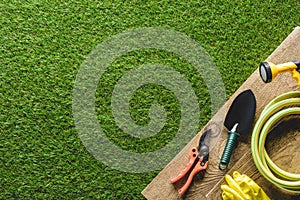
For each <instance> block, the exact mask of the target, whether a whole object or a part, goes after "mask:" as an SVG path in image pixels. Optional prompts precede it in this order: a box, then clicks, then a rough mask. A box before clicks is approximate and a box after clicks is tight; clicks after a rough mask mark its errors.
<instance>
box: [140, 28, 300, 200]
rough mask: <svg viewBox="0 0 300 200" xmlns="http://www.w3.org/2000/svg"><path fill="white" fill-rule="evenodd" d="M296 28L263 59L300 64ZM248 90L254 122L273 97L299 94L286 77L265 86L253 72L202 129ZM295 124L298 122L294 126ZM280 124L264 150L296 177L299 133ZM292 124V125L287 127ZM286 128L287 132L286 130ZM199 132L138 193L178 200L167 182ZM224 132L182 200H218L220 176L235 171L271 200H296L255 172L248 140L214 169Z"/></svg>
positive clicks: (295, 124)
mask: <svg viewBox="0 0 300 200" xmlns="http://www.w3.org/2000/svg"><path fill="white" fill-rule="evenodd" d="M299 41H300V27H296V28H295V29H294V31H293V32H292V33H291V34H290V35H289V36H288V37H287V38H286V39H285V40H284V41H283V42H282V44H281V45H280V46H279V47H278V48H277V49H276V50H275V51H274V52H273V53H272V54H271V55H270V56H269V57H268V58H267V60H268V61H271V62H273V63H275V64H278V63H283V62H288V61H293V60H300V42H299ZM246 89H251V90H252V91H253V93H254V94H255V96H256V99H257V110H256V115H255V121H256V120H257V118H258V117H259V114H260V112H261V111H262V109H263V108H264V107H265V106H266V104H267V103H268V102H269V101H270V100H271V99H273V98H274V97H276V96H278V95H280V94H282V93H285V92H288V91H292V90H299V87H298V86H297V84H296V82H295V80H294V79H292V78H291V76H290V74H280V75H278V76H277V77H276V79H275V80H274V81H273V82H271V83H268V84H264V83H263V82H262V81H261V79H260V77H259V72H258V70H256V71H255V72H254V73H253V74H252V75H251V76H250V77H249V78H248V79H247V80H246V81H245V83H244V84H243V85H242V86H241V87H240V88H239V89H238V90H237V91H236V92H235V93H234V94H233V95H232V97H231V98H230V99H229V100H228V101H227V102H226V103H225V105H224V106H223V107H222V108H221V109H220V110H219V111H218V112H217V113H216V114H215V115H214V116H213V118H212V119H211V120H210V121H209V122H208V124H207V125H206V127H205V128H204V129H206V128H207V127H210V126H211V125H212V124H220V123H221V122H223V119H222V118H223V117H224V116H225V115H224V114H225V113H226V112H227V110H228V107H229V106H230V105H231V103H232V101H233V99H234V98H235V97H236V96H237V95H238V94H239V93H240V92H242V91H244V90H246ZM297 120H298V122H297ZM289 121H290V122H283V123H281V125H278V127H276V128H274V129H273V130H272V131H271V132H270V136H269V137H268V140H267V150H268V152H269V155H270V156H271V158H272V159H273V161H274V162H275V163H276V164H277V165H278V166H280V167H282V168H283V169H285V170H287V171H290V172H294V173H300V168H299V164H300V150H299V149H300V134H299V132H298V134H297V130H300V127H299V126H300V123H299V118H298V119H297V118H296V119H292V120H289ZM291 122H293V123H291ZM287 127H288V129H287ZM204 129H203V130H201V131H200V132H199V133H198V134H197V135H196V136H195V137H194V138H193V139H192V140H191V141H190V142H189V143H188V144H187V145H186V146H185V147H184V148H183V149H182V151H181V152H180V153H179V154H178V155H177V156H176V157H175V158H174V159H173V160H172V161H171V162H170V163H169V164H168V165H167V166H166V167H165V168H164V169H163V170H162V171H161V172H160V173H159V174H158V175H157V176H156V177H155V178H154V179H153V181H152V182H151V183H150V184H149V185H148V186H147V187H146V188H145V189H144V190H143V191H142V194H143V195H144V196H145V197H146V198H147V199H149V200H152V199H153V200H156V199H163V200H166V199H182V197H180V196H179V195H178V193H177V191H176V188H175V187H174V185H173V184H171V183H170V179H171V178H173V177H175V176H176V175H177V174H178V173H179V172H180V171H181V170H182V169H183V168H184V167H185V165H186V163H187V162H188V160H189V158H188V152H189V150H190V149H191V148H192V147H193V146H196V145H197V141H199V137H200V136H201V134H202V133H203V131H204ZM226 139H227V132H226V130H225V128H222V129H221V136H220V138H219V139H218V141H217V142H216V145H215V147H214V148H213V149H212V150H211V152H210V161H209V166H208V169H207V171H206V173H205V175H204V178H203V180H197V179H196V180H195V181H194V182H193V183H192V185H191V187H190V189H189V191H188V192H187V195H186V196H185V197H183V198H184V199H198V200H199V199H214V200H215V199H221V190H220V186H221V184H223V183H224V175H225V174H226V173H229V174H232V172H233V171H235V170H237V171H239V172H240V173H241V174H246V175H248V176H249V177H251V178H252V179H253V180H255V181H256V182H257V183H258V184H259V185H260V186H261V187H262V188H263V189H264V190H265V192H266V193H267V195H268V196H269V197H270V198H271V199H275V200H276V199H280V200H282V199H288V200H292V199H300V195H291V194H287V193H284V192H282V191H280V190H279V189H277V188H276V187H274V186H273V185H272V184H270V183H269V182H268V181H267V180H265V179H264V177H262V176H261V175H260V174H259V172H258V171H257V169H256V167H255V165H254V163H253V160H252V155H251V151H250V136H248V137H245V138H244V139H242V140H241V141H240V142H239V145H238V147H237V148H236V149H235V150H234V152H233V156H232V158H231V161H230V165H229V170H228V171H227V172H226V173H224V172H221V171H220V170H219V169H218V164H219V161H220V157H221V154H222V151H223V148H224V145H225V143H226Z"/></svg>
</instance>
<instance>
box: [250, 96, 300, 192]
mask: <svg viewBox="0 0 300 200" xmlns="http://www.w3.org/2000/svg"><path fill="white" fill-rule="evenodd" d="M296 114H297V115H299V116H300V92H298V91H294V92H288V93H285V94H282V95H280V96H278V97H276V98H275V99H273V100H272V101H271V102H270V103H269V104H268V105H267V106H266V107H265V108H264V110H263V111H262V113H261V115H260V117H259V119H258V120H257V122H256V124H255V126H254V128H253V133H252V138H251V151H252V156H253V160H254V163H255V165H256V167H257V169H258V170H259V172H260V173H261V174H262V175H263V176H264V177H265V178H266V179H267V180H268V181H270V182H271V183H272V184H274V185H276V186H277V187H279V188H281V189H283V190H285V191H288V192H292V193H300V174H294V173H289V172H287V171H284V170H282V169H281V168H279V167H278V166H277V165H276V164H275V163H274V162H273V161H272V160H271V159H270V157H269V156H268V153H267V151H266V150H265V142H266V138H267V134H268V132H269V131H270V129H271V128H272V126H274V125H275V124H276V123H277V122H278V121H279V120H280V119H282V118H284V117H286V116H290V115H296Z"/></svg>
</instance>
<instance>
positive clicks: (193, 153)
mask: <svg viewBox="0 0 300 200" xmlns="http://www.w3.org/2000/svg"><path fill="white" fill-rule="evenodd" d="M198 154H199V152H198V150H197V148H195V147H194V148H192V150H191V152H190V161H189V162H188V164H187V165H186V167H185V168H184V170H182V171H181V172H180V173H179V174H178V176H176V177H175V178H173V179H171V183H175V182H177V181H179V180H180V179H182V178H183V177H184V176H185V175H187V173H188V172H189V171H190V169H191V167H192V166H193V164H194V162H195V160H196V158H197V156H198Z"/></svg>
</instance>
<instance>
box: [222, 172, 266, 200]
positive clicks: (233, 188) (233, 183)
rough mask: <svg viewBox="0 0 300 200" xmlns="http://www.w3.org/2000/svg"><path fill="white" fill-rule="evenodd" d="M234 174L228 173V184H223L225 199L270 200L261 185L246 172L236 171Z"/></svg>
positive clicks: (226, 178)
mask: <svg viewBox="0 0 300 200" xmlns="http://www.w3.org/2000/svg"><path fill="white" fill-rule="evenodd" d="M232 176H233V177H231V176H230V175H226V176H225V180H226V182H227V183H228V185H221V189H222V190H223V193H222V198H223V200H270V198H269V197H268V196H267V195H266V193H265V192H264V191H263V190H262V189H261V187H259V185H257V184H256V183H255V182H254V181H253V180H252V179H251V178H249V177H248V176H246V175H245V174H243V175H241V174H240V173H239V172H236V171H235V172H233V175H232Z"/></svg>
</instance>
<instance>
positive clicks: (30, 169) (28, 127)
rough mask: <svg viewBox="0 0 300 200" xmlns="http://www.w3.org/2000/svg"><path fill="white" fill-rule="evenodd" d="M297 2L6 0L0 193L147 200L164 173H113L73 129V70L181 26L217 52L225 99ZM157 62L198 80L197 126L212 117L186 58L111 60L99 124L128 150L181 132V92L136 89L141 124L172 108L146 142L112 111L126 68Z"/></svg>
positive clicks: (134, 104) (277, 39) (0, 34)
mask: <svg viewBox="0 0 300 200" xmlns="http://www.w3.org/2000/svg"><path fill="white" fill-rule="evenodd" d="M299 8H300V4H299V1H297V0H294V1H264V2H261V1H258V0H255V1H243V2H240V1H237V0H230V1H229V0H220V1H215V0H213V1H201V2H200V1H192V2H185V1H181V2H180V1H159V2H155V1H149V2H147V1H140V0H137V1H126V2H123V1H118V2H110V1H101V2H96V1H91V0H82V1H72V2H71V1H70V2H69V1H58V0H52V1H46V0H45V1H38V0H36V1H20V0H3V1H2V2H1V3H0V16H1V18H0V27H1V28H0V105H1V109H0V135H1V143H0V150H1V156H0V158H1V162H0V199H14V198H15V199H16V198H18V199H33V198H35V199H83V198H87V199H89V198H90V199H96V198H97V199H143V196H142V195H141V194H140V192H141V191H142V190H143V189H144V188H145V187H146V185H147V184H148V183H150V181H151V180H152V179H153V178H154V177H155V176H156V174H157V173H158V172H159V169H158V170H157V171H154V172H148V173H139V174H135V173H125V172H122V171H118V170H115V169H111V168H110V167H109V166H106V165H104V164H103V163H101V162H100V161H98V160H97V159H95V158H94V157H93V156H92V155H91V154H90V153H89V152H88V151H87V150H86V149H85V147H84V145H83V144H82V142H81V140H80V139H79V137H78V133H77V131H76V129H75V125H74V120H73V114H72V92H73V86H74V82H75V79H76V75H77V72H78V71H79V68H80V66H81V64H82V63H83V61H84V60H85V58H86V57H87V55H88V54H89V52H91V51H92V50H93V49H94V48H95V47H96V46H97V45H98V44H100V43H101V42H103V41H105V40H106V39H109V38H110V37H112V36H113V35H116V34H118V33H121V32H123V31H127V30H131V29H135V28H143V27H161V28H166V29H172V30H176V31H179V32H182V33H184V34H186V35H187V36H188V37H191V38H193V39H194V40H195V41H197V42H198V43H199V44H201V45H202V47H204V49H205V50H206V51H207V52H208V53H209V54H210V56H211V57H212V59H213V60H214V62H215V63H216V65H217V67H218V70H219V72H220V73H221V75H222V79H223V82H224V85H225V90H226V94H227V98H228V97H229V96H230V95H231V94H232V93H233V92H234V91H235V90H236V89H238V87H239V86H240V85H241V84H242V83H243V82H244V81H245V80H246V79H247V77H248V76H249V75H251V73H253V71H254V70H255V69H256V68H257V65H258V63H259V62H261V61H262V60H264V59H265V58H266V57H267V56H268V55H269V54H270V53H271V52H272V51H274V49H275V48H276V47H277V46H278V45H279V44H280V43H281V42H282V41H283V40H284V39H285V38H286V36H287V35H288V34H289V33H290V32H291V31H292V30H293V28H294V27H295V26H297V25H299V24H300V17H299V16H300V15H299V14H298V13H299ZM150 62H156V63H163V64H166V65H169V66H172V67H174V69H176V70H179V71H180V73H182V74H184V75H185V77H186V78H187V79H188V80H189V81H190V82H191V84H192V86H193V88H194V91H195V94H196V95H197V97H198V98H199V107H200V108H201V111H200V114H201V116H200V119H201V120H200V121H199V130H200V129H201V128H202V127H203V126H204V125H205V124H206V123H207V121H208V120H209V119H210V117H211V116H210V98H209V93H208V91H207V88H206V87H205V84H203V81H202V79H201V77H200V76H199V75H197V74H195V73H194V72H193V67H192V66H191V65H190V64H189V63H187V62H186V61H185V60H183V59H182V58H180V57H178V56H177V55H173V54H170V53H168V52H164V51H160V50H153V49H152V50H151V49H150V50H140V51H135V52H131V53H129V54H128V55H125V56H122V57H121V58H119V59H118V60H116V61H115V62H114V63H112V65H111V66H110V67H109V69H108V72H109V73H107V74H104V76H103V77H101V80H100V82H99V86H98V89H97V92H96V112H97V116H98V120H99V123H100V124H101V127H102V129H103V130H104V131H105V133H106V135H107V137H108V138H109V139H110V140H111V141H113V142H114V143H115V144H117V145H118V146H120V147H121V148H123V149H125V150H127V151H133V152H149V151H155V150H156V149H159V148H162V147H163V146H164V145H166V144H167V143H168V142H169V141H170V140H172V138H173V137H174V135H175V134H176V131H177V130H178V126H179V125H178V123H179V120H180V108H179V106H178V104H177V103H178V102H177V101H176V97H174V94H173V93H172V92H170V91H168V90H167V89H165V88H163V87H161V86H156V85H151V84H150V85H146V86H144V87H142V88H140V89H139V90H138V91H136V92H135V95H134V96H133V97H132V100H131V104H130V105H131V108H130V110H131V116H132V119H133V120H135V121H136V123H137V124H139V125H146V124H147V123H149V115H148V110H149V107H150V105H151V104H153V103H160V104H162V105H164V107H165V109H166V111H167V112H169V113H170V114H168V119H167V121H166V124H165V127H164V128H163V129H162V130H161V132H160V133H159V134H158V135H157V136H155V137H153V138H150V139H149V140H148V141H147V140H142V141H141V140H138V139H136V140H132V139H130V138H127V136H126V134H125V133H123V132H122V131H120V130H119V129H118V127H117V126H116V124H115V123H114V119H113V116H112V114H111V107H110V105H111V104H110V100H111V92H112V90H113V88H114V83H115V82H116V80H118V78H120V77H122V75H123V74H124V73H126V70H129V69H132V68H134V67H135V66H138V65H140V64H143V63H150ZM101 94H102V95H101ZM103 94H105V95H103ZM145 164H146V163H145Z"/></svg>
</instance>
